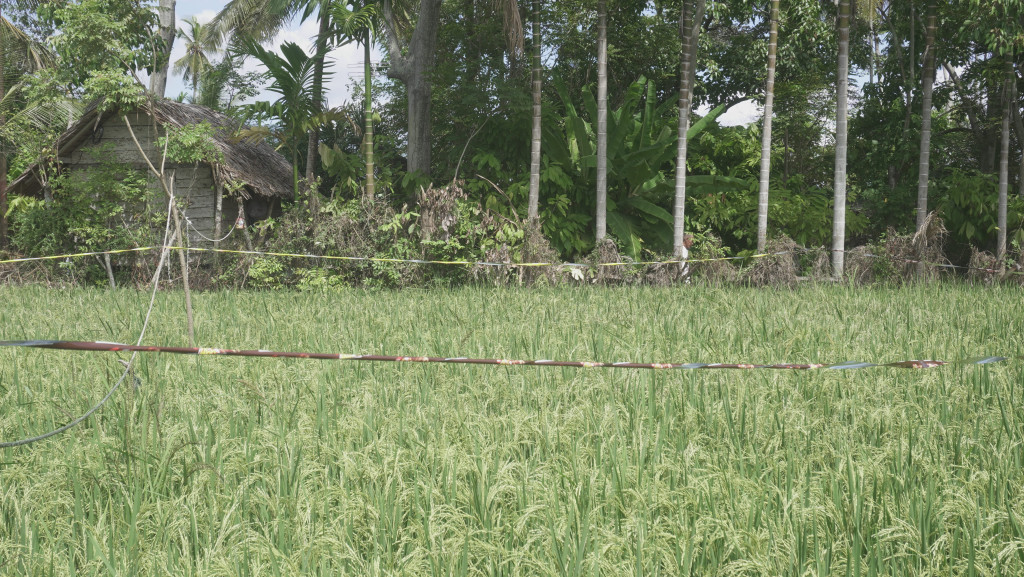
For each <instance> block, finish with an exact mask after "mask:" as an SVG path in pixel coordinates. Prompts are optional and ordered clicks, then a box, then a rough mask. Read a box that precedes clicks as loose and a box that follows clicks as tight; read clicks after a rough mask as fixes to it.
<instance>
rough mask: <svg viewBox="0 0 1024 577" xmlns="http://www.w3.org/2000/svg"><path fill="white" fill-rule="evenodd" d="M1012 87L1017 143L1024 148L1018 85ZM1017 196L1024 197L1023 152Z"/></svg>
mask: <svg viewBox="0 0 1024 577" xmlns="http://www.w3.org/2000/svg"><path fill="white" fill-rule="evenodd" d="M1011 88H1013V89H1014V90H1013V96H1011V97H1010V103H1011V104H1012V106H1010V109H1011V112H1013V122H1014V124H1015V125H1016V127H1017V144H1018V145H1020V146H1021V148H1022V149H1024V122H1022V120H1021V117H1020V109H1018V108H1017V106H1016V104H1015V103H1016V102H1017V90H1016V87H1011ZM1017 196H1019V197H1021V198H1024V154H1021V157H1020V166H1019V167H1018V168H1017Z"/></svg>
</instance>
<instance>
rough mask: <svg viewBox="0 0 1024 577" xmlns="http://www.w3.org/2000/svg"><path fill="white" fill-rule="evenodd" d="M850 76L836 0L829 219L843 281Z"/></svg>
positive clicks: (844, 13)
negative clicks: (836, 55) (833, 147)
mask: <svg viewBox="0 0 1024 577" xmlns="http://www.w3.org/2000/svg"><path fill="white" fill-rule="evenodd" d="M849 74H850V0H839V70H838V75H837V76H836V102H837V104H836V168H835V200H834V203H835V204H834V217H833V219H832V275H833V276H834V277H835V279H836V280H839V279H842V278H843V262H844V260H845V256H846V253H845V250H846V136H847V122H846V119H847V114H848V112H849V109H848V105H847V88H848V86H849V80H850V79H849Z"/></svg>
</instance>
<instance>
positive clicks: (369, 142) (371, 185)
mask: <svg viewBox="0 0 1024 577" xmlns="http://www.w3.org/2000/svg"><path fill="white" fill-rule="evenodd" d="M370 41H371V37H370V30H369V28H367V30H366V42H364V43H363V93H364V94H363V99H364V101H365V106H364V111H363V114H364V116H365V123H366V124H365V128H364V129H363V146H364V148H363V150H364V152H363V153H364V154H365V155H366V188H365V189H364V190H363V199H364V200H366V201H368V202H373V199H374V197H375V196H376V195H377V187H376V183H375V182H374V177H373V65H372V63H371V62H370Z"/></svg>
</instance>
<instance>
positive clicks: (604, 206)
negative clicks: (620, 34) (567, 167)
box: [597, 0, 608, 242]
mask: <svg viewBox="0 0 1024 577" xmlns="http://www.w3.org/2000/svg"><path fill="white" fill-rule="evenodd" d="M607 19H608V6H607V3H606V0H597V240H598V241H599V242H600V241H601V240H604V237H605V235H606V234H607V228H608V25H607Z"/></svg>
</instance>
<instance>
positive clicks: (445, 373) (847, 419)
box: [0, 285, 1024, 577]
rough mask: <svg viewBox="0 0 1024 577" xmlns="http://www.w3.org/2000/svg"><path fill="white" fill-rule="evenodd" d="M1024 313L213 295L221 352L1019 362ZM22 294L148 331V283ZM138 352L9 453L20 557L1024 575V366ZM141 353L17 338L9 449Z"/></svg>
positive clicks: (187, 565)
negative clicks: (131, 376)
mask: <svg viewBox="0 0 1024 577" xmlns="http://www.w3.org/2000/svg"><path fill="white" fill-rule="evenodd" d="M1020 298H1021V294H1020V291H1019V289H1014V290H1008V289H996V290H979V289H977V288H970V287H966V286H956V285H954V286H944V287H927V288H926V287H911V288H906V289H899V290H892V289H884V290H867V291H865V290H850V289H848V288H842V287H819V288H812V289H808V290H801V291H795V292H783V293H778V292H774V291H761V290H752V289H729V290H713V289H702V288H692V289H691V290H687V291H680V290H678V289H670V290H664V289H662V290H636V289H628V290H613V289H597V290H595V289H583V290H531V291H524V290H479V289H473V290H461V291H454V292H450V291H428V292H423V291H369V292H367V291H352V290H345V291H341V292H328V293H294V292H292V293H273V292H249V293H237V292H230V293H228V292H215V293H205V294H200V295H196V296H195V297H194V299H195V306H196V312H197V324H196V334H197V338H198V341H199V342H200V343H202V344H204V345H208V346H227V347H237V348H270V349H279V350H296V351H302V350H310V351H326V352H344V353H381V354H410V355H420V354H430V355H440V356H462V355H470V356H476V355H479V356H492V355H493V356H499V357H507V358H553V359H580V360H586V359H589V360H594V359H600V360H608V361H619V360H645V361H704V362H715V361H746V362H765V361H782V360H785V361H795V362H831V361H845V360H878V361H889V360H900V359H909V358H940V359H957V358H962V357H965V356H971V355H987V354H1002V355H1017V356H1020V355H1024V340H1022V335H1021V334H1020V332H1019V331H1008V330H1007V327H1014V326H1020V325H1021V323H1024V316H1022V314H1024V313H1022V309H1021V308H1020V307H1008V306H1006V303H1008V302H1016V301H1019V300H1020ZM180 299H181V295H180V293H175V292H164V293H161V294H160V295H159V298H158V299H157V307H156V311H155V314H154V317H153V320H152V324H151V325H150V330H149V333H148V335H147V337H146V342H148V343H153V344H162V345H180V344H182V337H181V335H182V334H183V331H184V319H183V316H182V314H181V309H180ZM0 300H2V302H5V303H12V304H14V305H15V306H7V307H2V308H0V339H21V338H26V337H28V338H31V337H37V338H50V337H63V338H76V339H77V338H81V339H102V340H110V341H121V342H124V341H133V340H134V339H135V338H136V337H137V336H138V331H139V329H140V327H141V323H142V314H143V312H144V311H145V309H146V306H147V305H148V301H149V296H148V295H147V294H144V293H136V292H129V291H116V292H112V291H107V292H101V291H97V290H73V291H53V290H45V289H39V288H28V289H11V288H0ZM55 310H73V311H76V314H74V315H71V316H66V315H53V314H50V311H55ZM965 310H968V311H970V314H969V315H963V314H959V313H958V312H957V311H965ZM311 311H312V312H313V314H311ZM297 319H301V322H297ZM752 319H754V320H753V321H752ZM138 363H139V365H138V369H137V371H136V373H135V376H136V377H137V379H138V381H137V382H136V383H135V386H127V387H125V388H124V389H122V390H121V391H119V392H118V393H117V394H116V395H115V397H114V398H113V399H112V400H111V402H110V403H109V404H108V405H107V406H106V407H105V408H104V409H103V410H102V411H101V412H100V413H99V414H98V415H97V416H96V417H94V418H93V419H92V420H90V421H89V422H87V423H86V424H84V425H82V426H80V427H79V428H77V429H75V430H73V431H71V432H69V433H68V434H66V435H64V436H62V437H58V438H56V439H52V440H49V441H47V442H45V443H42V444H40V445H37V446H35V447H33V448H31V449H20V450H5V451H3V452H2V454H0V487H2V488H3V490H2V491H0V559H3V560H4V563H5V565H4V566H3V572H4V573H5V574H10V575H38V574H47V575H58V576H60V575H71V574H77V575H83V574H94V573H98V574H110V575H129V574H134V575H163V574H192V575H322V574H339V573H345V574H352V575H382V574H402V575H460V576H461V575H483V574H487V575H495V574H502V575H625V574H636V575H724V574H729V575H789V576H793V577H797V576H802V575H807V574H813V575H845V574H847V573H848V574H850V575H908V576H915V575H948V574H950V573H952V574H954V575H1019V574H1021V573H1022V572H1024V559H1022V557H1021V555H1020V550H1021V545H1022V543H1024V531H1022V527H1024V519H1022V518H1021V517H1022V511H1024V501H1022V499H1024V495H1022V493H1021V491H1020V490H1019V488H1020V486H1021V484H1022V483H1024V442H1022V437H1021V435H1022V431H1024V403H1022V399H1024V395H1022V390H1021V387H1022V383H1024V378H1022V365H1021V363H1020V362H1019V361H1014V362H1008V363H1002V364H995V365H990V366H987V367H980V366H952V367H946V368H941V369H929V370H922V371H914V370H902V369H869V370H861V371H849V372H843V371H815V372H786V371H777V372H753V371H751V372H742V371H666V372H652V371H628V370H606V369H586V370H577V369H558V368H542V367H472V366H440V365H416V364H409V363H381V364H372V363H357V362H341V361H302V360H291V361H289V360H275V359H245V358H223V357H198V358H197V357H186V356H176V355H152V356H142V357H140V358H139V359H138ZM121 368H122V367H121V365H120V364H119V363H118V362H117V361H116V358H115V355H112V354H109V353H77V352H63V351H45V350H25V349H12V348H4V349H0V439H3V440H9V439H11V438H13V437H20V436H23V435H29V434H33V433H38V432H41V431H43V430H46V429H49V428H50V427H52V426H53V425H54V424H55V423H61V422H64V421H65V420H66V419H67V418H68V416H69V415H72V414H76V413H80V412H82V411H83V410H84V409H85V408H86V407H88V406H89V405H91V404H92V403H94V402H95V401H96V399H98V398H99V397H100V396H101V395H102V394H103V393H104V392H105V391H106V389H107V388H108V387H109V386H110V383H111V379H114V378H116V376H117V375H119V374H120V372H121Z"/></svg>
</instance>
